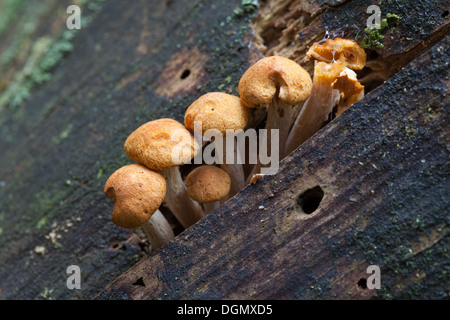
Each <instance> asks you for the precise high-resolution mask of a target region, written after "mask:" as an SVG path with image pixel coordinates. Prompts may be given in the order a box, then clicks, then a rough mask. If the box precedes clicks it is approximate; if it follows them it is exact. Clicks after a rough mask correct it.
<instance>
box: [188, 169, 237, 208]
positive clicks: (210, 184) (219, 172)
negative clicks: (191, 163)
mask: <svg viewBox="0 0 450 320" xmlns="http://www.w3.org/2000/svg"><path fill="white" fill-rule="evenodd" d="M186 186H187V190H188V193H189V196H190V197H191V198H192V199H194V200H195V201H197V202H199V203H203V207H204V209H205V212H206V213H208V212H210V211H212V210H214V209H216V208H218V207H219V206H220V200H221V199H222V198H223V197H225V196H226V195H227V194H228V193H229V191H230V186H231V179H230V176H229V175H228V173H226V171H225V170H223V169H221V168H219V167H216V166H212V165H203V166H200V167H197V168H195V169H194V170H192V171H191V172H190V173H189V174H188V176H187V177H186Z"/></svg>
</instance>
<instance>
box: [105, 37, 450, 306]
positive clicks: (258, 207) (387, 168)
mask: <svg viewBox="0 0 450 320" xmlns="http://www.w3.org/2000/svg"><path fill="white" fill-rule="evenodd" d="M449 43H450V38H447V39H445V40H443V41H442V42H440V43H439V44H437V45H436V46H435V47H434V48H433V49H432V50H430V51H429V52H427V53H426V54H424V55H423V56H421V57H419V58H418V59H417V60H414V61H413V62H412V63H411V64H410V65H409V66H408V67H406V68H405V69H403V70H402V71H401V72H399V73H398V74H396V75H395V76H394V77H393V78H391V79H390V80H389V81H387V82H386V83H385V84H384V85H383V86H382V87H380V88H379V89H377V90H375V91H373V92H371V93H370V94H369V95H368V96H367V97H366V98H365V100H364V101H362V102H359V103H357V104H355V105H353V106H352V108H351V109H349V110H348V111H346V112H345V113H344V114H343V115H342V116H341V117H340V118H338V119H337V120H335V121H333V122H331V123H330V124H329V125H328V126H327V127H326V128H325V129H324V130H322V131H321V132H319V133H318V134H317V135H315V136H314V138H313V139H311V140H309V141H308V142H307V143H305V144H304V145H303V146H302V147H301V148H299V149H297V150H296V151H295V152H293V154H291V155H290V156H289V157H288V158H286V159H285V160H284V161H283V162H282V163H281V166H280V171H279V173H278V174H277V175H274V176H265V177H264V178H263V179H261V180H259V181H258V182H256V183H255V184H253V185H249V186H248V187H246V188H245V189H244V190H243V191H241V192H240V193H239V194H238V195H237V196H236V197H234V198H232V199H231V200H229V201H228V202H226V203H225V204H224V205H223V206H222V207H220V208H219V209H217V210H216V211H214V212H213V213H210V214H209V215H208V216H207V217H206V218H204V219H203V220H202V221H200V222H199V223H197V224H196V225H195V226H193V227H192V228H190V229H189V230H187V231H185V232H184V233H183V234H181V235H179V236H178V237H177V238H176V239H175V240H174V241H172V242H171V243H169V244H168V245H167V246H165V247H163V248H162V250H160V251H158V252H156V253H155V254H154V255H152V256H151V257H149V258H148V259H144V260H142V261H140V262H139V263H138V264H137V265H136V266H134V267H133V268H131V269H130V270H128V271H127V272H126V273H124V274H123V275H121V276H120V277H119V278H118V279H116V280H115V281H114V282H113V283H112V284H111V285H109V286H108V288H107V289H106V291H104V292H103V293H102V294H101V295H100V296H99V298H102V299H107V298H127V299H198V298H206V299H248V298H250V299H296V298H339V299H347V298H350V299H355V298H370V297H373V296H377V297H392V298H442V297H446V295H447V294H448V290H447V289H448V286H449V281H448V277H446V271H445V265H447V264H448V262H449V259H448V253H447V248H448V245H449V238H448V236H449V222H448V207H449V201H448V198H447V192H448V188H449V183H448V181H446V180H447V178H448V175H449V166H448V164H449V163H448V159H449V151H448V149H447V147H448V142H449V139H450V136H449V132H448V130H447V128H448V125H449V120H450V118H449V113H448V110H449V109H448V107H449V98H448V96H447V89H448V86H449V79H448V76H449V73H448V69H447V68H446V67H445V66H446V63H447V62H448V58H449V55H448V50H447V49H448V46H449ZM250 198H251V199H252V200H251V201H249V200H248V199H250ZM314 206H318V207H317V209H315V210H314V211H313V212H310V211H311V210H313V209H314ZM370 265H378V266H379V267H380V268H381V274H382V283H383V285H382V289H381V290H378V291H377V290H373V289H372V290H370V289H368V288H364V287H365V284H364V281H365V280H367V278H368V274H367V268H368V267H369V266H370ZM440 279H442V281H441V280H440ZM444 279H445V280H444ZM137 280H139V282H137ZM135 283H140V284H142V286H137V285H133V284H135Z"/></svg>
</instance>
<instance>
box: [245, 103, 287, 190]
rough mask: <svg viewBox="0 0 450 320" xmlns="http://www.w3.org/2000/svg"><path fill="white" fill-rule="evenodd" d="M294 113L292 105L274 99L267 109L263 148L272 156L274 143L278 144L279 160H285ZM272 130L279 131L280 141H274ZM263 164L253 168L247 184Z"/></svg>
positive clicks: (257, 164) (258, 163)
mask: <svg viewBox="0 0 450 320" xmlns="http://www.w3.org/2000/svg"><path fill="white" fill-rule="evenodd" d="M293 115H294V111H293V107H292V106H291V105H288V104H286V103H284V102H282V101H281V100H280V99H278V98H276V97H275V98H273V100H272V101H271V102H270V104H269V106H268V108H267V120H266V127H265V129H266V130H267V135H265V136H264V139H265V141H263V144H262V145H263V146H266V148H267V154H268V155H269V154H272V143H274V142H275V143H277V144H278V154H279V157H278V159H283V158H284V156H285V155H286V153H285V143H286V140H287V137H288V135H289V129H290V127H291V123H292V119H293ZM272 130H278V141H272V140H271V137H272V133H271V131H272ZM260 171H261V163H260V162H259V157H258V162H257V163H256V164H255V166H254V167H253V170H252V172H251V173H250V175H249V176H248V178H247V181H246V183H247V184H248V183H250V179H251V178H252V177H253V175H255V174H258V173H260Z"/></svg>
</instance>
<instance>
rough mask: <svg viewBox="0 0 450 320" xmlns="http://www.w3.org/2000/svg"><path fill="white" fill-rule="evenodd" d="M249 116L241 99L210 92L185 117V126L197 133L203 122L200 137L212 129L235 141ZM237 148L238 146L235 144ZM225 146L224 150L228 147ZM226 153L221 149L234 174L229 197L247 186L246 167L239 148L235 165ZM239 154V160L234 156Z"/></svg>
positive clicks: (224, 168)
mask: <svg viewBox="0 0 450 320" xmlns="http://www.w3.org/2000/svg"><path fill="white" fill-rule="evenodd" d="M249 114H250V110H249V109H248V108H247V107H245V106H244V104H243V103H242V101H241V99H240V98H239V97H236V96H233V95H230V94H227V93H222V92H210V93H207V94H204V95H203V96H201V97H200V98H198V99H197V100H196V101H194V102H193V103H192V104H191V105H190V106H189V108H188V109H187V110H186V113H185V116H184V124H185V126H186V128H188V129H190V130H193V131H194V130H195V129H196V125H195V124H196V122H197V123H198V124H200V123H201V131H202V132H197V134H199V135H201V136H204V134H205V132H206V131H208V130H211V131H213V132H214V131H218V132H219V133H220V134H221V135H222V137H223V136H226V137H227V139H229V138H233V142H234V137H235V135H236V134H237V133H239V131H241V130H243V129H245V127H246V126H247V123H248V119H249ZM233 145H234V146H236V145H235V144H234V143H233ZM222 146H223V149H222V150H224V149H225V145H222ZM216 147H218V146H216ZM222 150H219V151H220V152H221V153H222V156H223V158H222V159H223V161H222V163H221V167H222V169H223V170H225V171H226V172H227V173H228V174H229V175H230V178H231V189H230V195H229V197H231V196H233V195H235V194H236V193H238V192H239V191H240V190H242V189H243V188H244V187H245V174H244V167H243V165H242V160H239V161H238V159H240V158H239V157H240V155H239V154H238V152H239V148H234V150H233V160H234V161H232V163H229V162H230V161H227V153H226V152H222ZM235 154H236V155H237V159H235V157H234V155H235ZM228 158H229V157H228Z"/></svg>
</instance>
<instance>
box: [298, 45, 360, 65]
mask: <svg viewBox="0 0 450 320" xmlns="http://www.w3.org/2000/svg"><path fill="white" fill-rule="evenodd" d="M311 57H314V58H315V59H317V60H319V61H324V62H328V63H331V62H333V61H341V62H344V63H345V64H346V67H348V68H350V69H353V70H361V69H362V68H364V65H365V64H366V58H367V57H366V53H365V52H364V49H362V48H361V47H360V46H358V44H357V43H356V42H354V41H352V40H348V39H342V38H335V39H329V40H327V41H325V42H324V43H318V42H316V43H314V44H313V45H312V46H311V48H309V50H308V52H307V53H306V57H305V61H308V60H309V59H311Z"/></svg>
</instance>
